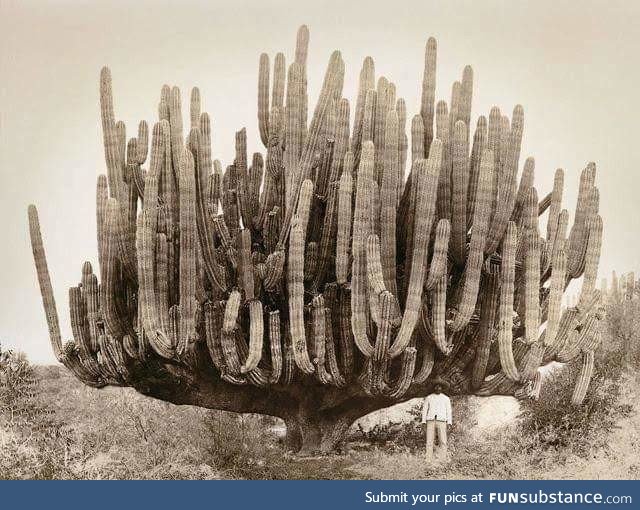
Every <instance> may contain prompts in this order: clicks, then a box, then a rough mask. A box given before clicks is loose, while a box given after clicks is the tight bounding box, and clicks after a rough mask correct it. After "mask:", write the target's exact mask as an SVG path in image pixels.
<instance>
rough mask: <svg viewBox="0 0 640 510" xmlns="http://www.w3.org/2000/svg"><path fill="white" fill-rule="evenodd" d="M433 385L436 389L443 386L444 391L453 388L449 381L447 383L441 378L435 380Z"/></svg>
mask: <svg viewBox="0 0 640 510" xmlns="http://www.w3.org/2000/svg"><path fill="white" fill-rule="evenodd" d="M432 384H433V387H434V388H435V387H436V386H438V385H440V386H442V389H444V390H448V389H449V388H450V387H451V385H450V384H449V383H448V382H447V381H445V380H444V379H441V378H440V377H436V378H435V379H434V380H433V383H432Z"/></svg>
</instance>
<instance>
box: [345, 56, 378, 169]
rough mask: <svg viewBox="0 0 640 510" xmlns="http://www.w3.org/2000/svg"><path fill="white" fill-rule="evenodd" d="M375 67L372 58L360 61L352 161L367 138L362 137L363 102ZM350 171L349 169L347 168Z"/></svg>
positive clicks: (371, 87) (373, 76)
mask: <svg viewBox="0 0 640 510" xmlns="http://www.w3.org/2000/svg"><path fill="white" fill-rule="evenodd" d="M374 80H375V68H374V63H373V59H372V58H371V57H366V58H365V59H364V61H363V62H362V68H361V70H360V76H359V80H358V95H357V98H356V110H355V114H354V123H353V133H352V135H351V144H350V145H351V150H352V151H353V154H354V158H355V159H354V161H357V160H359V156H360V152H361V150H362V144H363V143H364V142H366V141H367V140H366V139H364V138H363V132H364V119H365V103H366V99H367V92H368V91H370V90H372V89H373V88H374ZM349 171H351V169H349Z"/></svg>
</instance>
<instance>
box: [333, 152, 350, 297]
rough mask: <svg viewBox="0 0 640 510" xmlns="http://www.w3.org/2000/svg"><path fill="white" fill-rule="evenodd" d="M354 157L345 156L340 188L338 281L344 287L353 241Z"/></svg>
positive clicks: (337, 238)
mask: <svg viewBox="0 0 640 510" xmlns="http://www.w3.org/2000/svg"><path fill="white" fill-rule="evenodd" d="M352 161H353V155H352V153H351V152H348V153H347V154H346V155H345V163H344V170H343V171H342V176H341V177H340V187H339V188H338V229H337V233H336V281H337V282H338V283H339V284H341V285H343V284H345V283H346V282H347V279H348V277H349V243H350V241H351V202H352V196H353V177H351V166H352V165H353V163H352Z"/></svg>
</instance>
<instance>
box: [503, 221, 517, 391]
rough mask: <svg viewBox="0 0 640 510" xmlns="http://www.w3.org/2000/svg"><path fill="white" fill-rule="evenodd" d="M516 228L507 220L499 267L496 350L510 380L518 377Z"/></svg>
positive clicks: (515, 379)
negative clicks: (514, 346) (515, 352)
mask: <svg viewBox="0 0 640 510" xmlns="http://www.w3.org/2000/svg"><path fill="white" fill-rule="evenodd" d="M517 239H518V229H517V227H516V225H515V223H513V222H509V224H508V225H507V230H506V232H505V235H504V239H503V241H502V265H501V267H500V304H499V308H498V350H499V354H500V365H501V366H502V371H503V372H504V374H505V375H506V376H507V377H509V379H511V380H512V381H517V380H518V379H519V374H518V369H517V367H516V363H515V360H514V356H513V349H512V345H511V342H512V340H513V336H512V329H513V296H514V286H515V269H516V243H517Z"/></svg>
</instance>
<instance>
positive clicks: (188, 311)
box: [178, 148, 197, 355]
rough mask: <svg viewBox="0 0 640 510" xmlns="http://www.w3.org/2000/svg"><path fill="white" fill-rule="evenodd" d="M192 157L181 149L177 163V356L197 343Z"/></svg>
mask: <svg viewBox="0 0 640 510" xmlns="http://www.w3.org/2000/svg"><path fill="white" fill-rule="evenodd" d="M194 171H195V170H194V161H193V155H192V154H191V152H190V151H189V150H188V149H186V148H185V149H184V150H183V153H182V158H181V160H180V281H179V286H180V335H179V341H178V353H179V354H181V355H183V354H185V353H188V352H190V351H191V349H192V348H193V344H194V342H195V339H196V331H195V327H196V324H195V314H196V306H197V303H196V296H195V294H196V278H197V276H196V256H197V254H196V189H195V188H196V184H195V173H194Z"/></svg>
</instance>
